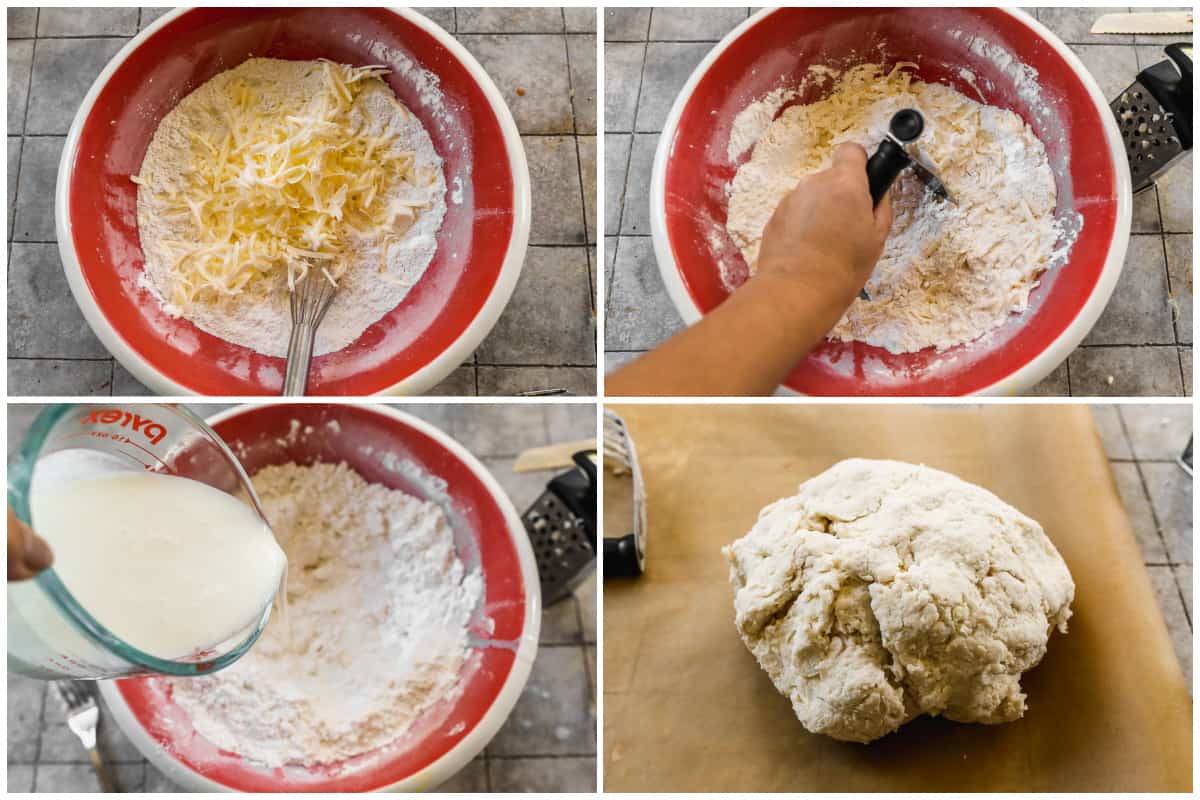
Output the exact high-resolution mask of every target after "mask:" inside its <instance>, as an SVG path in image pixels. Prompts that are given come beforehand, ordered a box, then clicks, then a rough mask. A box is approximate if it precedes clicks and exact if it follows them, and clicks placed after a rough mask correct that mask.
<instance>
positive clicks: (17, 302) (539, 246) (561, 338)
mask: <svg viewBox="0 0 1200 800" xmlns="http://www.w3.org/2000/svg"><path fill="white" fill-rule="evenodd" d="M164 11H166V9H160V8H143V9H137V8H69V9H68V8H49V9H46V8H43V9H34V8H10V9H8V37H9V39H8V201H9V206H8V207H9V209H10V210H9V217H8V219H7V223H8V248H9V275H8V319H9V329H8V386H9V394H11V395H24V396H28V395H108V394H114V395H138V394H147V393H148V390H147V389H145V387H143V386H141V385H140V384H139V383H138V382H137V381H136V380H135V379H134V378H133V376H131V375H130V374H129V373H128V372H126V371H125V370H124V369H123V368H122V367H121V366H120V365H119V364H116V363H115V362H114V360H113V359H112V358H111V357H110V356H109V355H108V352H107V351H106V350H105V349H104V347H103V346H102V345H101V344H100V342H99V340H97V339H96V337H95V336H94V335H93V334H92V332H91V329H90V328H89V327H88V326H87V324H86V323H85V322H84V319H83V316H82V315H81V314H80V312H79V309H78V308H77V307H76V305H75V302H74V300H73V298H72V297H71V294H70V291H69V290H68V288H67V283H66V278H65V277H64V276H63V272H62V269H61V268H60V265H59V264H60V262H59V256H58V247H57V245H56V244H55V231H54V181H55V176H56V172H57V168H58V158H59V154H60V153H61V151H62V146H63V141H64V140H65V138H66V137H65V134H66V133H67V129H68V128H69V127H70V124H71V120H72V118H73V117H74V115H75V111H76V109H77V108H78V106H79V103H80V101H81V100H82V99H83V96H84V94H85V93H86V91H87V89H88V87H89V86H91V83H92V81H93V80H94V79H95V77H96V76H97V75H98V74H99V73H100V71H101V69H102V68H103V67H104V65H105V64H106V63H107V62H108V60H109V58H111V57H112V56H113V55H114V54H115V53H116V52H117V50H119V49H120V48H121V47H122V46H123V45H124V44H125V42H127V41H128V40H129V39H130V38H131V37H132V36H133V35H134V34H136V33H137V32H138V30H140V29H141V28H144V27H145V26H146V25H147V24H149V23H150V22H151V21H152V20H153V19H154V18H155V17H157V16H158V15H159V14H161V13H163V12H164ZM418 11H423V12H424V13H425V14H426V15H427V16H429V17H430V18H431V19H432V20H433V21H435V22H436V23H437V24H439V25H441V26H442V27H443V28H445V29H446V30H447V31H449V32H450V33H451V34H453V35H454V36H455V37H456V38H457V39H458V40H459V41H460V42H461V43H462V44H463V45H464V46H465V47H466V48H467V50H469V51H470V52H471V53H472V54H473V55H474V56H475V57H476V58H477V59H478V60H479V62H480V63H481V64H482V65H483V68H484V69H485V70H486V71H487V72H488V74H489V75H491V76H492V79H493V80H494V81H495V83H496V85H497V87H498V88H499V90H500V93H501V94H502V95H503V97H504V100H505V101H506V102H507V103H508V106H509V108H510V109H511V110H512V112H513V116H514V118H515V119H516V122H517V127H518V128H519V130H520V132H521V136H522V141H523V143H524V145H525V153H526V156H527V157H528V161H529V172H530V178H531V181H532V189H533V226H532V231H531V235H530V248H529V252H528V255H527V257H526V261H525V266H524V269H523V271H522V273H521V279H520V281H519V283H518V284H517V288H516V291H515V293H514V295H513V298H512V301H511V302H510V303H509V306H508V308H507V309H506V310H505V312H504V314H503V315H502V316H501V318H500V320H499V322H498V323H497V325H496V327H495V328H494V329H493V330H492V332H491V334H490V335H489V336H488V337H487V339H485V340H484V342H483V343H482V344H481V345H480V347H479V348H478V349H477V351H476V352H475V353H474V354H473V355H472V357H471V359H470V360H469V361H468V362H467V363H466V364H465V365H463V366H462V367H460V368H458V369H457V370H455V371H454V372H453V373H452V374H451V375H450V376H449V377H448V378H447V379H446V380H445V381H444V382H443V383H441V384H440V385H439V386H437V387H435V388H434V390H433V391H432V392H431V393H432V394H443V395H476V394H478V395H513V394H516V393H518V392H522V391H529V390H536V389H548V388H564V389H567V390H568V391H569V392H570V393H571V394H576V395H593V394H595V391H596V367H595V364H596V333H595V331H596V312H595V303H596V301H595V297H596V294H595V289H594V287H595V281H594V277H593V276H594V273H595V242H596V221H595V214H596V209H595V201H594V197H595V195H596V97H595V95H596V11H595V10H594V9H582V8H572V9H559V8H523V9H514V8H457V9H455V8H431V9H418Z"/></svg>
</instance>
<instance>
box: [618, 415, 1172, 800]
mask: <svg viewBox="0 0 1200 800" xmlns="http://www.w3.org/2000/svg"><path fill="white" fill-rule="evenodd" d="M612 407H613V408H614V410H616V411H617V412H618V413H619V414H620V415H621V416H622V417H624V419H625V421H626V422H627V423H628V425H629V430H630V433H631V435H632V437H633V440H634V443H635V445H636V447H637V452H638V456H639V458H640V459H641V464H642V469H643V472H644V477H645V483H646V493H647V504H648V511H649V541H648V553H647V572H646V574H645V575H643V576H642V577H641V578H638V579H636V580H627V581H617V580H610V581H607V582H606V583H605V584H604V604H605V605H604V709H603V711H604V783H605V789H606V790H608V791H681V792H712V791H730V792H732V791H759V792H774V791H826V792H837V791H860V792H865V791H874V792H889V791H904V792H921V791H1012V792H1018V791H1045V792H1049V791H1055V792H1072V791H1110V792H1111V791H1140V792H1152V791H1179V792H1185V791H1190V790H1191V786H1192V771H1191V760H1192V757H1191V699H1190V696H1189V694H1188V688H1187V686H1186V684H1185V682H1184V678H1183V674H1182V671H1181V669H1180V667H1179V663H1178V661H1177V660H1176V658H1175V655H1174V652H1173V650H1172V648H1171V644H1170V641H1169V640H1168V636H1167V631H1166V627H1165V624H1164V622H1163V619H1162V616H1161V614H1160V612H1159V610H1158V606H1157V604H1156V602H1155V598H1154V593H1153V589H1152V588H1151V585H1150V581H1149V578H1148V576H1147V574H1146V571H1145V569H1144V568H1143V566H1142V562H1141V557H1140V555H1139V552H1138V548H1137V544H1136V541H1135V540H1134V537H1133V533H1132V531H1131V529H1130V524H1129V521H1128V518H1127V517H1126V515H1125V511H1124V508H1123V506H1122V504H1121V501H1120V499H1119V496H1118V494H1117V489H1116V486H1115V484H1114V482H1113V477H1112V473H1111V470H1110V469H1109V465H1108V461H1107V459H1106V457H1105V455H1104V451H1103V449H1102V447H1101V444H1100V441H1099V438H1098V436H1097V434H1096V431H1095V427H1094V424H1093V422H1092V418H1091V414H1090V411H1089V409H1088V408H1087V407H1085V406H1078V405H1074V406H1049V405H1020V406H1015V405H1004V406H987V407H982V408H981V407H964V406H955V407H946V406H943V407H941V408H931V407H922V406H911V405H907V406H906V405H890V406H888V405H855V406H835V405H811V404H804V405H787V406H779V405H756V406H746V405H735V406H729V405H724V406H713V405H705V406H696V405H691V406H685V405H674V406H650V405H640V406H635V405H614V406H612ZM854 456H859V457H866V458H894V459H900V460H905V461H910V462H915V463H925V464H928V465H930V466H933V467H936V468H938V469H943V470H946V471H948V472H951V473H954V474H955V475H958V476H959V477H961V478H963V479H965V480H968V481H972V482H974V483H977V484H980V485H981V486H984V487H986V488H988V489H990V490H991V491H993V492H994V493H996V494H997V495H998V496H999V497H1001V498H1002V499H1004V500H1005V501H1007V502H1009V503H1011V504H1012V505H1014V506H1016V507H1017V508H1019V509H1020V510H1021V511H1023V512H1025V513H1026V514H1028V515H1030V516H1032V517H1033V518H1034V519H1036V520H1038V521H1039V522H1040V523H1041V524H1042V525H1043V526H1044V527H1045V529H1046V533H1047V534H1048V535H1049V536H1050V538H1051V539H1052V540H1053V541H1054V543H1055V545H1056V546H1057V547H1058V550H1059V552H1061V553H1062V555H1063V558H1064V559H1065V560H1066V562H1067V565H1068V566H1069V567H1070V569H1071V574H1072V575H1073V576H1074V579H1075V583H1076V599H1075V603H1074V605H1073V609H1074V612H1075V613H1074V616H1073V617H1072V618H1071V622H1070V633H1069V634H1067V635H1066V636H1061V635H1058V634H1055V635H1054V636H1052V637H1051V640H1050V644H1049V652H1048V654H1047V655H1046V658H1045V659H1044V660H1043V661H1042V663H1041V664H1040V665H1039V666H1038V667H1036V668H1035V669H1034V670H1032V671H1031V672H1028V673H1026V675H1025V677H1024V678H1023V680H1022V685H1023V687H1024V688H1025V690H1026V692H1027V694H1028V696H1029V701H1028V706H1029V709H1028V711H1027V712H1026V715H1025V717H1024V718H1023V719H1021V720H1019V721H1017V722H1013V723H1008V724H1005V725H965V724H959V723H953V722H949V721H947V720H942V719H931V718H928V717H920V718H918V719H917V720H914V721H913V722H911V723H909V724H908V725H906V726H904V727H903V728H901V729H900V730H899V731H898V732H896V733H893V734H891V735H889V736H887V737H884V738H883V739H880V740H878V741H876V742H874V743H872V744H869V745H861V744H854V743H846V742H837V741H834V740H832V739H828V738H826V737H823V736H816V735H813V734H810V733H807V732H806V731H805V730H804V729H803V728H802V727H801V726H800V723H799V722H798V721H797V720H796V718H795V716H794V715H793V713H792V710H791V707H790V705H789V703H788V701H787V699H786V698H785V697H783V696H782V695H780V694H779V693H778V692H777V691H776V690H775V687H774V686H773V685H772V684H771V682H770V680H769V679H768V678H767V676H766V674H765V673H764V672H762V670H761V669H759V667H758V665H757V663H756V662H755V660H754V657H753V656H752V655H751V654H750V653H749V651H747V650H746V648H745V647H744V646H743V645H742V642H741V640H740V639H739V638H738V635H737V631H736V630H735V628H734V625H733V603H732V597H733V594H732V590H731V588H730V586H729V583H728V578H727V567H726V564H725V562H724V559H723V558H722V557H721V554H720V552H719V551H720V548H721V546H722V545H724V544H726V543H728V542H730V541H732V540H733V539H735V538H737V537H738V536H741V535H742V534H743V533H745V532H746V531H748V530H749V529H750V527H751V525H752V524H753V523H754V520H755V518H756V516H757V514H758V511H759V509H760V508H762V507H763V506H764V505H766V504H767V503H769V502H771V501H773V500H775V499H777V498H780V497H783V496H786V495H790V494H794V493H795V491H796V487H797V486H798V485H799V484H800V483H801V482H802V481H804V480H806V479H808V478H809V477H811V476H813V475H816V474H817V473H818V472H821V471H822V470H824V469H826V468H828V467H829V466H831V465H832V464H834V463H835V462H837V461H839V460H841V459H843V458H849V457H854Z"/></svg>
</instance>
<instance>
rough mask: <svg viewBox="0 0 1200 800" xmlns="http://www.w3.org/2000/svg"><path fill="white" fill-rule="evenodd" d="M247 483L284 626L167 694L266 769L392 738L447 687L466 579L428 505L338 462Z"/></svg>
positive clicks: (455, 670)
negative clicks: (278, 567) (283, 570)
mask: <svg viewBox="0 0 1200 800" xmlns="http://www.w3.org/2000/svg"><path fill="white" fill-rule="evenodd" d="M253 483H254V488H255V490H256V491H257V493H258V496H259V499H260V500H261V501H262V506H263V509H264V511H265V512H266V516H267V518H268V520H270V522H271V525H272V527H273V528H274V530H275V535H276V537H277V538H278V539H279V543H280V545H282V547H283V549H284V551H285V552H286V553H287V558H288V583H287V592H288V623H289V624H288V625H284V624H283V620H282V618H281V617H280V615H278V614H275V615H273V616H272V619H271V623H270V625H269V626H268V627H267V630H266V632H265V633H264V634H263V637H262V638H261V639H260V640H259V642H258V643H257V644H255V645H254V647H253V648H252V649H251V650H250V652H249V653H247V654H246V655H245V656H244V657H243V658H242V659H241V660H239V661H238V662H237V663H235V664H234V665H233V666H231V667H229V668H228V669H226V670H223V671H221V672H219V673H217V674H215V675H212V676H209V677H201V678H190V679H172V696H173V698H174V700H175V702H176V703H178V704H179V705H180V706H181V707H182V708H183V709H184V711H186V712H187V714H188V716H189V717H190V718H191V720H192V723H193V725H195V727H196V730H197V731H199V733H200V734H201V735H202V736H204V737H205V738H206V739H208V740H209V741H210V742H212V743H213V744H215V745H217V746H218V747H220V748H223V749H227V750H231V751H233V752H236V753H238V754H239V755H241V756H242V757H244V758H248V759H251V760H253V761H256V762H259V763H261V764H265V765H267V766H278V765H281V764H306V765H313V764H328V763H331V762H335V761H338V760H341V759H345V758H349V757H351V756H355V755H358V754H360V753H364V752H367V751H368V750H371V749H374V748H376V747H379V746H382V745H386V744H388V743H389V742H391V741H394V740H395V739H396V738H398V737H399V736H401V735H402V734H403V733H404V731H405V729H406V728H407V727H408V726H409V725H410V724H411V723H412V722H413V721H414V720H416V719H417V718H418V717H419V716H420V715H421V714H422V712H424V711H425V710H426V709H428V708H430V707H431V706H432V705H434V704H435V703H437V702H438V701H439V700H441V699H443V698H447V697H450V696H452V695H453V694H454V693H455V692H456V691H457V687H458V675H459V670H460V669H461V668H462V666H463V663H464V662H465V660H466V657H467V625H468V621H469V620H470V618H471V615H472V613H473V612H474V611H475V609H476V608H477V607H478V606H479V604H480V602H481V599H482V595H483V579H482V577H481V576H480V573H479V572H478V570H468V569H467V568H466V567H465V566H464V565H463V563H462V562H461V561H460V560H459V559H458V557H457V555H456V553H455V549H454V540H453V536H452V533H451V530H450V527H449V525H448V524H447V521H446V518H445V515H444V514H443V513H442V511H441V509H440V508H439V507H438V506H437V505H435V504H433V503H430V502H426V501H423V500H418V499H417V498H415V497H412V496H410V495H407V494H405V493H403V492H399V491H395V490H391V489H388V488H386V487H384V486H381V485H379V484H368V483H367V482H366V481H365V480H363V479H362V478H361V477H360V476H359V475H358V474H357V473H356V472H354V471H353V470H351V469H349V468H348V467H347V466H346V465H345V464H336V465H335V464H314V465H312V466H308V467H302V466H297V465H295V464H287V465H284V466H275V467H267V468H265V469H262V470H260V471H259V472H258V473H257V474H256V475H255V476H254V478H253ZM289 629H290V630H289Z"/></svg>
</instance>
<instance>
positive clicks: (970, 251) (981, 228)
mask: <svg viewBox="0 0 1200 800" xmlns="http://www.w3.org/2000/svg"><path fill="white" fill-rule="evenodd" d="M913 66H915V65H911V64H897V65H896V66H895V67H894V68H892V69H891V70H890V71H886V72H885V70H884V68H883V67H881V66H880V65H878V64H863V65H859V66H856V67H853V68H851V69H849V70H847V71H846V72H845V73H843V74H840V75H839V76H838V77H837V79H836V82H835V84H834V86H833V88H832V90H831V92H830V93H829V94H828V96H826V97H825V98H824V99H823V100H820V101H818V102H814V103H811V104H808V105H794V106H791V107H790V108H786V109H785V110H784V111H783V113H782V114H780V116H779V117H778V118H776V119H775V120H774V122H772V123H771V124H770V125H769V126H767V128H766V130H765V133H763V134H762V136H761V138H759V139H758V141H757V143H756V144H755V146H754V150H753V153H752V155H751V157H750V159H749V160H748V161H747V162H746V163H744V164H742V166H741V167H740V168H739V169H738V171H737V174H736V176H735V177H734V179H733V181H732V183H731V185H730V187H729V207H728V218H727V223H726V229H727V231H728V233H729V235H730V237H731V238H732V239H733V241H734V243H735V244H736V245H737V246H738V248H739V249H740V250H741V252H742V255H743V257H744V258H745V259H746V262H747V265H748V266H749V267H750V271H751V273H753V272H754V270H755V268H756V266H757V260H758V248H759V244H760V242H761V240H762V230H763V227H764V226H765V225H766V223H767V221H768V220H769V219H770V217H771V214H772V213H774V211H775V208H776V206H777V205H778V204H779V201H780V200H781V199H782V198H783V197H784V195H786V194H787V193H788V192H789V191H791V190H792V189H793V188H794V187H795V185H796V182H797V181H798V180H799V179H800V178H802V177H804V176H805V175H809V174H812V173H814V172H819V171H821V170H824V169H826V168H828V167H829V165H830V163H831V162H832V151H833V149H834V147H835V146H836V145H838V144H841V143H842V142H857V143H858V144H861V145H863V147H865V148H866V149H867V151H868V153H870V152H874V150H875V148H876V147H878V145H879V142H880V141H882V139H883V137H884V135H885V133H886V132H887V128H888V123H889V121H890V120H891V117H892V115H893V114H894V113H895V112H897V111H899V110H901V109H903V108H916V109H917V110H919V111H920V112H921V113H922V114H923V115H924V116H925V132H924V134H923V135H922V136H921V138H920V139H919V140H918V144H919V146H920V150H921V152H922V153H923V154H924V156H925V158H926V160H927V161H928V162H931V163H932V165H933V166H934V167H935V169H936V171H937V172H938V174H939V175H940V176H941V177H942V179H943V181H944V182H945V183H946V185H947V186H948V187H949V189H950V191H951V192H952V193H953V195H954V197H955V199H956V200H957V202H958V204H957V205H954V204H951V203H945V202H939V201H937V200H935V199H933V198H932V197H927V196H926V190H925V188H924V186H923V185H922V184H921V183H920V181H919V180H918V179H917V178H916V177H915V176H914V175H912V173H911V171H906V172H905V173H903V174H902V175H901V177H900V179H899V180H898V181H897V183H896V184H895V185H894V186H893V189H892V206H893V209H894V211H895V222H894V223H893V225H892V230H891V234H890V236H889V238H888V241H887V245H886V247H885V248H884V252H883V256H882V258H881V259H880V260H879V262H878V264H877V266H876V267H875V271H874V273H873V274H872V276H871V279H870V281H869V282H868V283H867V291H868V293H869V294H870V296H871V300H869V301H865V300H861V299H858V300H855V301H854V303H853V304H852V305H851V306H850V308H849V309H848V310H847V312H846V314H845V315H844V316H843V318H842V319H841V321H839V322H838V324H837V326H836V327H835V328H834V329H833V331H832V332H831V333H830V338H832V339H837V340H841V341H863V342H866V343H868V344H872V345H876V346H878V347H883V348H886V349H887V350H889V351H891V352H894V353H907V352H915V351H918V350H922V349H925V348H928V347H933V348H936V349H938V350H944V349H947V348H950V347H953V346H955V345H958V344H962V343H965V342H970V341H973V340H975V339H977V338H979V337H980V336H983V335H984V334H986V333H987V332H988V331H990V330H992V329H994V328H997V327H999V326H1000V325H1002V324H1003V323H1004V322H1005V321H1006V319H1007V318H1008V316H1009V315H1010V314H1014V313H1020V312H1022V311H1024V310H1025V308H1026V307H1027V306H1028V304H1029V295H1030V292H1031V291H1032V289H1033V288H1034V286H1036V285H1037V279H1038V276H1039V275H1040V274H1041V273H1042V272H1044V271H1045V270H1047V269H1049V268H1051V267H1053V266H1054V265H1055V264H1057V263H1058V262H1059V261H1060V260H1061V259H1062V258H1063V257H1064V256H1065V252H1066V248H1068V247H1069V244H1070V242H1069V241H1068V242H1064V244H1063V245H1062V246H1061V247H1060V249H1059V250H1058V251H1056V249H1055V248H1056V243H1058V242H1059V240H1060V239H1062V238H1064V237H1066V238H1067V239H1069V238H1070V236H1069V231H1066V230H1064V225H1063V224H1060V223H1059V222H1057V221H1056V219H1055V207H1056V204H1057V189H1056V186H1055V181H1054V175H1053V173H1052V172H1051V169H1050V166H1049V164H1048V162H1047V158H1046V150H1045V147H1044V146H1043V144H1042V142H1041V141H1040V140H1039V139H1038V138H1037V136H1036V135H1035V134H1034V133H1033V131H1032V129H1031V128H1030V127H1029V126H1028V125H1026V124H1025V123H1024V122H1023V121H1022V120H1021V118H1020V117H1018V116H1017V115H1016V114H1014V113H1013V112H1011V111H1008V110H1005V109H1001V108H996V107H993V106H987V105H981V104H980V103H978V102H975V101H974V100H971V99H970V98H968V97H965V96H964V95H962V94H960V93H958V92H957V91H955V90H954V89H952V88H950V87H948V86H943V85H941V84H929V83H923V82H921V81H918V80H915V79H914V78H913V77H912V75H911V73H910V72H909V69H910V68H911V67H913ZM826 72H828V71H826ZM751 121H752V120H751ZM732 149H733V143H732V141H731V151H732Z"/></svg>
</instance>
